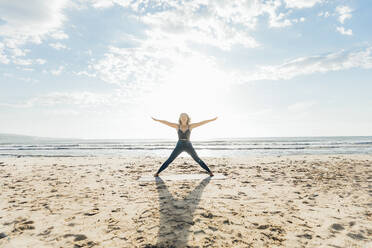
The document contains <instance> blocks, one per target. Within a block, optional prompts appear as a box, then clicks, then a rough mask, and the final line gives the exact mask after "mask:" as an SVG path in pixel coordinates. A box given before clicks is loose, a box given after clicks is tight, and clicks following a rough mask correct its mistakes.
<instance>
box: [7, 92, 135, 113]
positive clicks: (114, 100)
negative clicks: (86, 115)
mask: <svg viewBox="0 0 372 248" xmlns="http://www.w3.org/2000/svg"><path fill="white" fill-rule="evenodd" d="M123 104H129V101H128V99H126V98H125V96H124V95H123V93H122V92H120V91H115V92H114V93H95V92H89V91H68V92H50V93H47V94H44V95H39V96H36V97H32V98H30V99H28V100H26V101H24V102H23V103H0V106H6V107H14V108H30V107H34V106H50V107H57V106H61V107H67V106H74V107H76V108H88V109H94V108H96V107H97V106H111V107H112V106H118V105H123ZM76 108H75V109H76Z"/></svg>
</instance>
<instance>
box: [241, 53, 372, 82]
mask: <svg viewBox="0 0 372 248" xmlns="http://www.w3.org/2000/svg"><path fill="white" fill-rule="evenodd" d="M351 68H363V69H371V68H372V47H367V48H365V49H359V50H354V51H345V50H341V51H339V52H335V53H328V54H325V55H316V56H309V57H300V58H297V59H293V60H289V61H287V62H285V63H283V64H281V65H272V66H259V67H258V70H256V71H252V72H250V73H247V74H244V75H243V74H242V75H240V80H239V82H238V83H244V82H248V81H255V80H286V79H291V78H294V77H296V76H301V75H308V74H312V73H324V72H329V71H340V70H347V69H351Z"/></svg>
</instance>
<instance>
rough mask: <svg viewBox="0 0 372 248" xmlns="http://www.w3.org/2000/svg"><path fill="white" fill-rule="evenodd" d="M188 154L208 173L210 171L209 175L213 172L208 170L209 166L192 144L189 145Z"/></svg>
mask: <svg viewBox="0 0 372 248" xmlns="http://www.w3.org/2000/svg"><path fill="white" fill-rule="evenodd" d="M186 152H187V153H188V154H190V155H191V157H192V158H193V159H194V160H195V161H196V162H197V163H198V164H199V165H200V166H201V167H202V168H203V169H204V170H206V171H208V173H209V174H211V170H210V169H209V168H208V166H207V165H206V164H205V163H204V161H203V160H201V159H200V158H199V156H198V154H197V153H196V151H195V149H194V147H193V146H192V144H191V142H190V143H189V144H188V146H187V149H186Z"/></svg>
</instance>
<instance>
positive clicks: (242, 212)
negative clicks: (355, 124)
mask: <svg viewBox="0 0 372 248" xmlns="http://www.w3.org/2000/svg"><path fill="white" fill-rule="evenodd" d="M164 160H165V158H162V157H149V156H147V157H18V158H17V157H1V158H0V178H1V179H0V186H1V192H0V210H1V211H0V247H4V248H5V247H186V246H188V247H372V197H371V195H372V188H371V182H372V173H371V171H372V155H316V156H315V155H311V156H310V155H305V156H304V155H301V156H299V155H296V156H285V157H284V156H283V157H246V158H212V157H208V158H203V160H204V161H205V162H206V163H207V164H208V166H209V167H210V168H211V170H212V171H213V172H214V173H221V174H224V175H226V176H227V179H225V180H213V178H212V179H211V178H209V177H207V174H206V178H205V179H203V180H183V181H167V180H162V179H159V180H157V181H155V180H154V181H153V182H141V181H138V179H139V178H140V177H141V176H143V175H152V174H153V173H155V171H156V170H157V169H158V168H159V166H160V165H161V163H162V162H163V161H164ZM191 173H203V171H202V169H201V168H200V166H199V165H198V164H197V163H196V162H195V161H193V160H192V158H189V157H179V158H177V159H176V160H175V161H173V163H172V164H171V165H170V166H169V167H168V168H167V169H166V170H165V171H164V172H162V173H161V174H160V178H161V176H165V175H174V174H191Z"/></svg>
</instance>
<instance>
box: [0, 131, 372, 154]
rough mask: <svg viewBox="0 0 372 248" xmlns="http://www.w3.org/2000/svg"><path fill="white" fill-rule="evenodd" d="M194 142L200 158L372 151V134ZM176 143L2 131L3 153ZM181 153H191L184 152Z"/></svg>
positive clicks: (101, 150)
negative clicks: (34, 134) (73, 137)
mask: <svg viewBox="0 0 372 248" xmlns="http://www.w3.org/2000/svg"><path fill="white" fill-rule="evenodd" d="M191 142H192V144H193V146H194V148H195V150H196V152H197V153H198V155H199V156H200V157H232V156H234V157H235V156H272V155H274V156H281V155H305V154H308V155H311V154H315V155H316V154H372V136H337V137H336V136H333V137H271V138H268V137H265V138H228V139H227V138H226V139H210V140H200V141H192V140H191ZM176 143H177V140H176V139H174V140H158V139H127V140H125V139H121V140H112V139H111V140H93V139H52V138H37V137H31V136H18V135H1V134H0V156H67V157H73V156H162V157H168V156H169V155H170V153H171V152H172V150H173V148H174V147H175V145H176ZM179 156H180V157H184V156H189V155H188V154H187V153H186V152H182V153H181V154H180V155H179Z"/></svg>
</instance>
